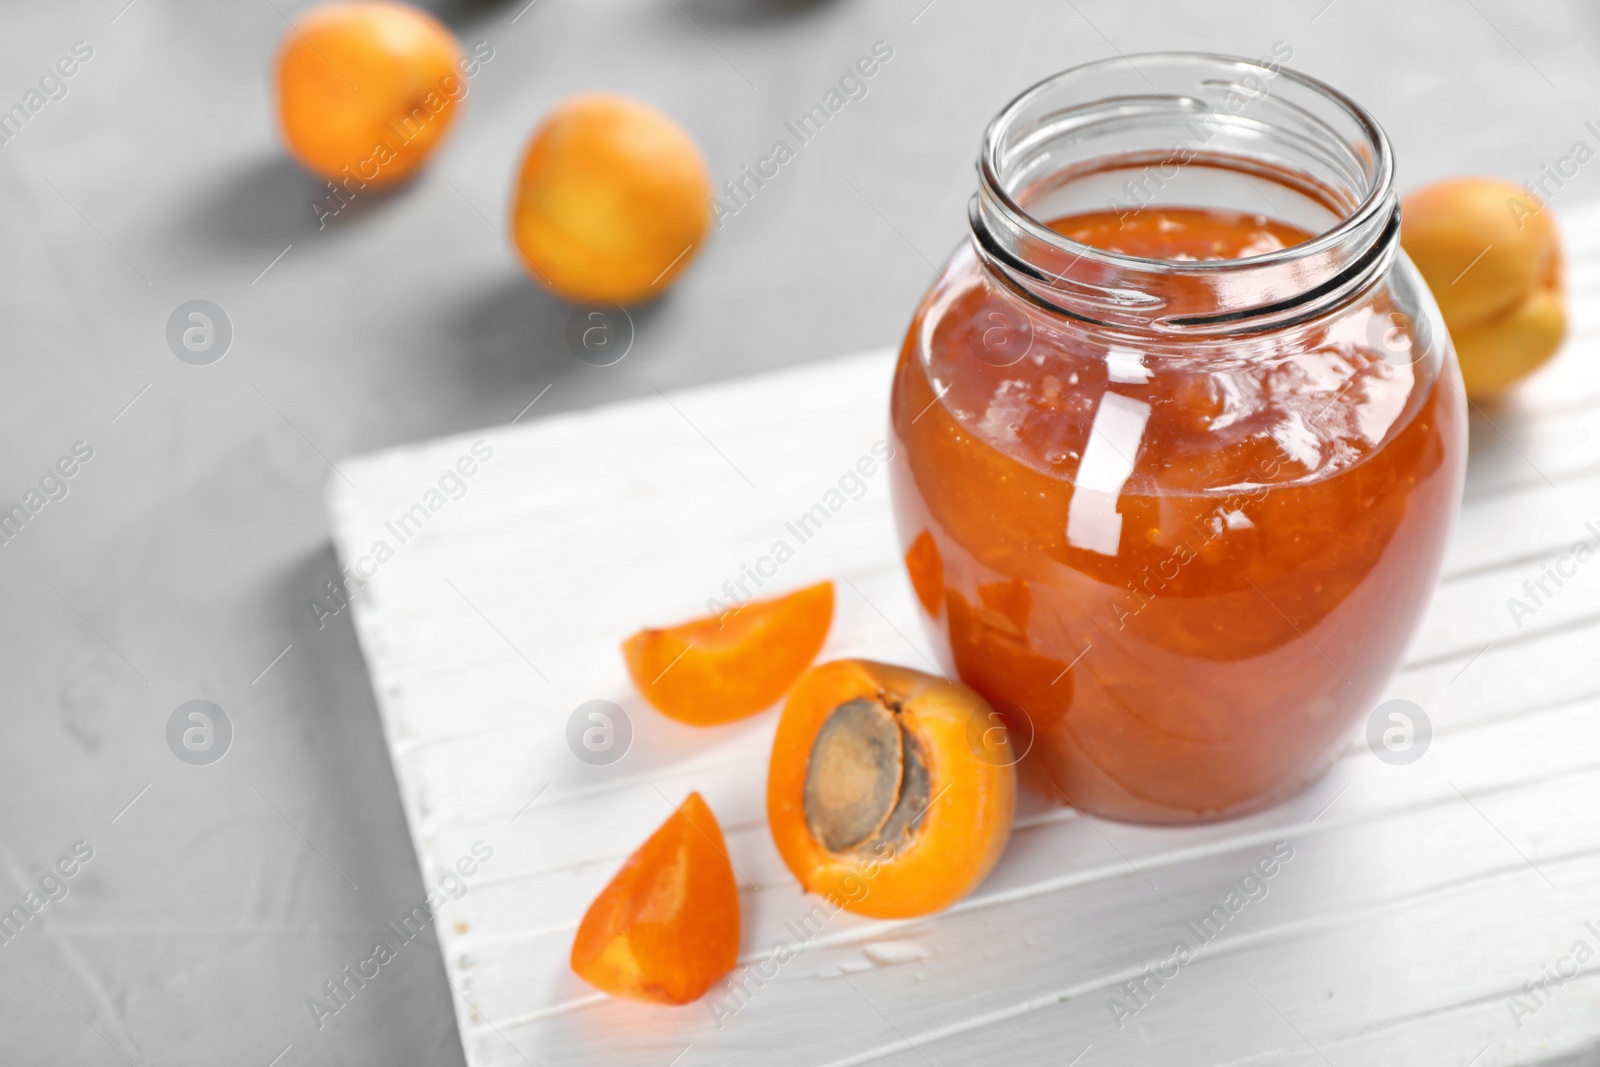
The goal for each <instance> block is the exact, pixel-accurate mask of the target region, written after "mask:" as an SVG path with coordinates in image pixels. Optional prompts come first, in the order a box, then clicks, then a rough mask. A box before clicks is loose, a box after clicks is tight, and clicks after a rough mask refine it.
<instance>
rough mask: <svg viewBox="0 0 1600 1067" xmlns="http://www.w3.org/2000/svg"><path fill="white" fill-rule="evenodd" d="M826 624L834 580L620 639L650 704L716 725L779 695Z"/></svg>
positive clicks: (813, 653)
mask: <svg viewBox="0 0 1600 1067" xmlns="http://www.w3.org/2000/svg"><path fill="white" fill-rule="evenodd" d="M832 624H833V583H832V582H821V583H819V584H817V585H812V586H807V587H806V588H804V589H800V590H797V591H796V592H793V593H790V594H789V595H788V596H783V597H778V598H776V599H774V600H753V601H751V602H750V603H748V604H746V605H744V607H742V608H740V609H738V610H737V611H734V612H731V613H728V614H726V615H722V616H710V617H707V618H704V619H696V620H694V621H693V622H686V623H683V624H681V625H678V626H672V627H668V628H667V629H662V630H640V631H639V632H638V633H636V634H634V635H633V636H632V637H630V638H628V639H627V640H626V641H624V642H623V643H622V656H623V659H625V660H626V661H627V664H628V674H629V675H630V676H631V677H632V678H633V684H634V685H635V686H636V687H637V688H638V690H639V692H640V693H642V694H643V695H644V698H645V699H646V700H648V701H649V702H650V703H651V705H652V706H654V707H655V708H656V710H658V711H660V712H661V713H662V714H663V715H666V716H667V717H669V718H673V719H677V720H678V721H679V722H684V723H688V724H690V725H691V726H719V725H721V724H723V723H728V722H733V721H735V720H737V719H742V718H745V717H746V716H749V715H754V714H755V713H756V712H758V711H760V710H762V709H763V708H767V707H771V706H772V705H773V704H775V703H777V702H778V701H779V700H781V699H782V698H783V694H784V693H786V692H788V691H789V687H790V686H791V685H793V684H794V681H795V679H796V678H798V677H800V674H801V672H803V671H804V670H805V669H806V668H807V667H808V666H810V665H811V661H812V660H814V659H816V658H817V653H818V652H819V651H821V649H822V642H823V641H825V640H826V639H827V637H828V628H829V626H831V625H832Z"/></svg>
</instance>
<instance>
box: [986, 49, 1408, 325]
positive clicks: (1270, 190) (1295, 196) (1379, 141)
mask: <svg viewBox="0 0 1600 1067" xmlns="http://www.w3.org/2000/svg"><path fill="white" fill-rule="evenodd" d="M1279 47H1282V48H1283V49H1284V50H1286V51H1288V52H1289V54H1290V55H1292V50H1289V49H1287V46H1279ZM1277 51H1278V48H1277V47H1275V53H1276V52H1277ZM1284 58H1286V57H1284ZM978 174H979V185H978V192H977V195H976V196H974V197H973V199H972V202H971V205H970V208H969V212H968V217H969V221H970V223H971V226H972V235H973V245H974V248H975V250H976V252H977V254H978V256H979V258H980V260H981V261H983V262H984V264H985V265H986V267H987V269H988V270H989V271H990V273H991V274H992V275H993V276H994V278H995V279H996V280H997V281H999V282H1000V283H1001V284H1003V285H1004V286H1006V287H1007V288H1009V289H1011V290H1012V291H1013V292H1014V293H1015V294H1016V295H1017V296H1019V297H1020V298H1022V299H1024V300H1026V301H1028V302H1030V303H1032V304H1034V305H1035V306H1037V307H1038V308H1040V309H1042V310H1044V311H1045V312H1047V313H1049V314H1052V315H1061V316H1066V317H1068V318H1071V319H1077V320H1080V321H1083V322H1087V323H1091V324H1095V325H1099V326H1103V327H1106V328H1108V329H1112V330H1116V331H1120V332H1132V333H1141V334H1150V333H1153V334H1157V335H1164V336H1168V337H1171V336H1174V335H1177V336H1213V335H1219V334H1222V335H1226V334H1250V333H1257V332H1261V331H1264V330H1276V329H1281V328H1283V327H1285V326H1287V325H1291V324H1293V323H1295V322H1299V321H1305V320H1307V319H1310V318H1314V317H1316V316H1317V315H1320V314H1323V313H1325V312H1326V311H1328V310H1330V309H1332V308H1334V307H1338V306H1340V305H1342V304H1344V303H1346V302H1348V301H1350V300H1351V299H1353V298H1354V297H1355V296H1356V295H1357V294H1359V293H1361V292H1363V291H1365V290H1366V289H1367V288H1369V287H1370V286H1371V285H1372V284H1373V283H1374V282H1375V281H1376V280H1378V279H1379V278H1381V277H1382V276H1383V275H1384V274H1385V273H1386V272H1387V271H1388V269H1389V266H1390V264H1391V263H1392V262H1393V260H1394V257H1395V255H1396V253H1397V251H1398V249H1399V234H1400V224H1399V217H1400V216H1399V206H1398V200H1397V197H1396V194H1395V191H1394V174H1393V162H1392V157H1391V154H1390V149H1389V144H1388V140H1387V138H1386V137H1385V136H1384V133H1383V131H1382V129H1381V128H1379V126H1378V124H1377V122H1376V121H1374V120H1373V119H1372V117H1371V116H1370V115H1368V114H1367V113H1366V112H1365V111H1364V110H1362V109H1361V108H1360V107H1359V106H1357V105H1356V104H1355V103H1354V102H1352V101H1350V100H1349V99H1348V98H1346V97H1345V96H1343V95H1342V94H1341V93H1339V92H1337V91H1336V90H1334V89H1332V88H1331V87H1329V86H1327V85H1324V84H1323V83H1321V82H1319V81H1316V80H1315V79H1311V78H1307V77H1305V76H1303V75H1300V74H1296V73H1293V72H1291V71H1289V70H1286V69H1284V68H1283V67H1281V66H1279V65H1278V63H1277V62H1275V61H1273V60H1271V59H1263V60H1246V59H1236V58H1231V57H1226V56H1209V55H1198V54H1186V53H1163V54H1150V55H1135V56H1129V57H1126V58H1119V59H1116V60H1110V61H1104V62H1100V63H1092V64H1089V65H1087V66H1083V67H1076V68H1073V69H1072V70H1068V71H1065V72H1063V73H1061V74H1058V75H1056V76H1054V77H1052V78H1049V79H1047V80H1046V81H1043V82H1041V83H1039V84H1038V85H1036V86H1034V87H1033V88H1031V89H1029V90H1028V91H1026V92H1024V93H1023V94H1022V95H1021V96H1019V97H1017V99H1016V100H1014V101H1013V102H1012V103H1011V104H1010V105H1008V106H1007V107H1006V108H1005V110H1003V111H1002V112H1001V113H1000V114H999V115H998V116H997V117H996V118H995V120H994V121H993V122H992V123H990V125H989V128H988V130H987V132H986V134H985V137H984V145H983V153H982V156H981V157H980V159H979V165H978ZM1162 207H1185V208H1210V209H1215V210H1224V211H1232V212H1242V213H1246V214H1251V215H1267V216H1271V217H1275V218H1276V219H1277V220H1278V221H1281V222H1287V223H1290V224H1292V225H1295V226H1297V227H1299V228H1300V229H1302V230H1304V231H1306V232H1308V233H1313V234H1316V236H1315V237H1313V238H1311V239H1310V240H1308V241H1305V242H1302V243H1300V244H1297V245H1293V246H1291V247H1288V248H1282V249H1279V250H1276V251H1272V252H1267V253H1265V254H1262V255H1257V256H1252V257H1250V258H1246V259H1221V260H1202V261H1196V260H1185V261H1173V260H1156V259H1144V258H1140V257H1137V256H1130V255H1126V254H1123V253H1119V252H1112V251H1107V250H1105V249H1101V248H1096V247H1093V246H1091V245H1087V244H1083V243H1081V242H1078V241H1074V240H1072V239H1071V238H1068V237H1066V236H1064V235H1062V234H1060V233H1058V232H1057V231H1055V230H1053V229H1051V228H1050V226H1049V225H1048V223H1049V222H1050V221H1051V220H1052V219H1055V218H1059V217H1062V216H1065V215H1070V214H1078V213H1082V212H1088V211H1100V212H1104V211H1114V212H1116V213H1117V214H1118V216H1119V217H1120V218H1122V219H1124V220H1125V219H1127V218H1128V217H1130V216H1131V215H1134V214H1137V213H1139V212H1144V211H1157V210H1160V209H1161V208H1162Z"/></svg>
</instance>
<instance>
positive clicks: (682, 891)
mask: <svg viewBox="0 0 1600 1067" xmlns="http://www.w3.org/2000/svg"><path fill="white" fill-rule="evenodd" d="M738 957H739V887H738V885H737V884H735V882H734V880H733V864H732V863H731V862H730V861H729V860H728V849H727V845H726V843H725V842H724V841H723V839H722V828H721V827H720V826H718V825H717V819H716V816H714V815H712V814H711V809H710V808H708V807H706V802H705V801H704V800H702V799H701V798H700V794H699V793H690V794H689V796H688V798H687V799H686V800H685V801H684V802H683V804H682V805H680V806H679V807H678V809H677V810H676V811H674V812H673V813H672V815H671V817H669V818H668V819H667V821H666V822H664V823H662V824H661V827H660V829H658V830H656V832H655V833H653V834H651V835H650V837H649V839H648V840H647V841H645V843H644V844H643V845H640V846H639V850H638V851H637V852H635V853H634V854H633V855H631V856H629V857H628V861H627V862H626V863H624V864H623V865H622V869H621V870H620V871H618V872H617V875H616V877H615V878H613V879H611V883H610V884H609V885H607V886H606V887H605V889H604V890H602V891H601V893H600V895H599V896H598V897H596V898H595V901H594V903H593V904H591V905H589V910H588V912H587V913H586V914H585V915H584V917H583V922H582V923H580V924H579V925H578V936H577V937H576V938H575V939H574V940H573V942H572V969H573V971H574V972H575V973H576V974H577V975H578V977H580V978H582V979H583V980H584V981H586V982H588V983H589V984H590V985H592V986H594V987H595V988H597V989H601V990H603V991H605V992H607V993H610V994H612V995H613V996H619V997H632V998H633V999H635V1000H649V1001H654V1002H656V1003H658V1004H687V1003H689V1002H690V1001H691V1000H694V999H696V998H697V997H699V996H700V995H701V994H702V993H704V992H705V991H706V990H707V989H709V988H710V987H711V983H712V982H715V981H716V980H717V979H718V978H721V977H722V976H723V975H725V974H727V973H728V972H729V971H731V970H732V969H733V965H734V963H735V962H737V960H738Z"/></svg>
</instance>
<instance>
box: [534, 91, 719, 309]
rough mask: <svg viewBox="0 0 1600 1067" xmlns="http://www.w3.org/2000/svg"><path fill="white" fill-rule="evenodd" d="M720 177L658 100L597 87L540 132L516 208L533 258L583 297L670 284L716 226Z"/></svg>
mask: <svg viewBox="0 0 1600 1067" xmlns="http://www.w3.org/2000/svg"><path fill="white" fill-rule="evenodd" d="M710 201H711V178H710V174H709V172H708V170H707V169H706V164H705V160H704V159H703V158H702V157H701V155H700V150H699V149H698V148H696V147H695V144H694V142H693V141H692V140H690V138H689V135H688V134H686V133H684V131H683V130H682V129H681V128H680V127H679V126H678V124H677V123H675V122H673V121H672V119H670V118H668V117H667V116H666V115H663V114H662V113H661V112H659V111H657V110H655V109H654V108H651V107H647V106H645V105H644V104H641V103H639V102H638V101H635V100H629V99H627V98H626V97H621V96H611V95H607V94H592V95H587V96H578V97H573V98H572V99H570V100H567V101H566V102H565V103H563V104H561V105H560V106H559V107H557V108H556V109H555V110H554V111H552V112H551V113H550V115H549V116H548V117H547V118H546V119H545V120H544V122H543V123H542V124H541V125H540V126H539V128H538V129H537V130H536V131H535V132H534V135H533V139H532V140H531V141H530V142H529V144H528V149H527V152H526V154H525V155H524V156H523V159H522V169H521V171H520V173H519V174H518V176H517V187H516V190H515V193H514V195H513V199H512V206H511V231H512V235H513V239H514V240H515V242H516V246H517V250H518V251H519V252H520V253H521V255H522V259H523V264H524V266H526V267H527V268H528V270H529V272H530V273H531V274H533V275H534V276H535V277H536V278H538V279H539V280H540V281H541V282H543V283H544V284H545V285H547V286H548V287H549V288H550V289H552V290H553V291H555V293H556V294H557V295H559V296H561V297H564V298H565V299H567V300H570V301H573V302H574V303H583V302H588V301H606V302H609V303H614V304H633V303H637V302H639V301H642V300H646V299H648V298H650V297H653V296H655V295H657V294H659V293H661V292H663V291H665V290H666V288H667V287H668V286H670V285H671V284H672V282H673V280H674V279H675V278H676V277H677V276H678V275H679V274H681V273H682V272H683V270H684V268H685V267H687V266H688V265H689V262H690V260H692V259H693V258H694V255H695V252H696V251H697V250H698V249H699V247H700V245H701V244H702V243H703V242H704V241H705V238H706V233H707V231H708V230H709V229H710V226H711V208H710Z"/></svg>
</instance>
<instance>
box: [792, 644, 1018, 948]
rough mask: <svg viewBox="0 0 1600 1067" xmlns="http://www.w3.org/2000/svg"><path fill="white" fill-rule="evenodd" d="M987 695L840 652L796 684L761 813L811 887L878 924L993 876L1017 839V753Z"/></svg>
mask: <svg viewBox="0 0 1600 1067" xmlns="http://www.w3.org/2000/svg"><path fill="white" fill-rule="evenodd" d="M993 715H994V713H993V712H992V711H991V710H990V708H989V705H988V704H986V703H984V701H983V698H982V697H980V696H979V695H978V694H977V693H975V692H973V691H972V690H971V689H968V688H967V687H966V686H964V685H961V684H959V683H956V682H950V681H946V680H945V679H943V678H937V677H934V676H933V675H929V674H923V673H921V672H919V671H913V670H909V669H907V668H904V667H894V666H890V665H888V664H884V663H873V662H871V661H868V660H857V659H845V660H834V661H832V662H830V663H823V664H820V665H818V666H816V667H814V668H812V669H811V670H809V671H807V672H806V674H805V676H804V677H802V678H801V679H800V681H799V682H798V683H796V685H795V687H794V690H793V691H792V692H791V693H790V694H789V699H788V701H787V703H785V705H784V708H783V717H782V718H781V719H780V720H779V721H778V731H777V736H776V737H775V738H774V739H773V744H772V761H771V764H770V766H769V768H768V771H767V820H768V822H769V823H770V825H771V828H772V837H773V840H774V841H775V842H776V844H777V846H778V852H779V854H780V855H782V856H783V861H784V863H786V864H788V867H789V870H790V871H792V872H793V873H794V876H795V877H796V878H797V879H799V881H800V884H801V886H802V887H803V888H805V889H806V890H807V891H809V892H813V893H819V894H821V895H823V896H826V897H827V898H828V899H829V901H830V902H831V903H833V904H834V905H835V906H837V907H841V908H844V909H846V910H849V911H853V912H856V913H857V914H860V915H869V916H872V917H875V918H880V919H898V918H908V917H910V916H914V915H926V914H928V913H929V912H934V911H938V910H940V909H941V908H945V907H948V906H949V905H951V904H954V903H955V902H956V901H958V900H960V899H961V898H962V897H964V896H966V895H967V894H968V893H969V892H971V891H972V889H973V888H975V887H976V886H977V885H978V884H979V883H980V882H982V881H983V879H984V878H985V877H987V876H988V874H989V871H990V869H991V868H993V867H994V865H995V862H996V861H997V860H998V859H999V858H1000V853H1001V852H1002V851H1003V850H1004V849H1005V846H1006V841H1007V840H1008V839H1009V838H1010V836H1011V820H1012V816H1013V814H1014V813H1015V810H1016V799H1017V780H1016V771H1015V770H1014V768H1013V767H1012V763H1014V762H1015V761H1014V760H1012V759H1009V758H1004V755H1005V753H1004V751H1002V752H1000V755H1001V757H1002V758H998V759H997V758H996V751H995V747H996V746H998V747H999V749H1001V750H1004V749H1005V748H1006V746H1007V744H1008V742H1007V741H1006V739H1005V737H1004V736H1003V733H1002V732H1000V731H998V730H997V729H996V728H995V727H994V725H993V721H992V716H993Z"/></svg>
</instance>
